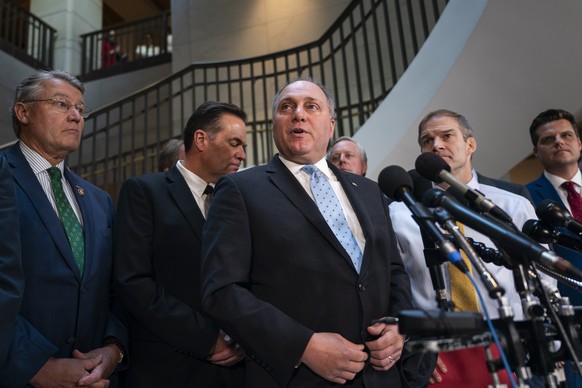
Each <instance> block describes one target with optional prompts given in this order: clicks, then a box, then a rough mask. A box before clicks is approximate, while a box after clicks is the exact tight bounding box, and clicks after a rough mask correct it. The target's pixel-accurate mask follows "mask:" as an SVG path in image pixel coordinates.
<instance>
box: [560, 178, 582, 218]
mask: <svg viewBox="0 0 582 388" xmlns="http://www.w3.org/2000/svg"><path fill="white" fill-rule="evenodd" d="M562 187H563V188H565V189H566V192H567V193H568V204H569V205H570V211H571V212H572V216H573V217H574V219H576V220H577V221H580V222H582V197H580V193H578V190H576V186H575V185H574V182H572V181H566V182H564V183H562Z"/></svg>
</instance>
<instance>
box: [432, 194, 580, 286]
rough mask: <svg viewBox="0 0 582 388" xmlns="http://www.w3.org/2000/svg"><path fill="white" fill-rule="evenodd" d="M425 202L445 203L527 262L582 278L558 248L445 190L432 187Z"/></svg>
mask: <svg viewBox="0 0 582 388" xmlns="http://www.w3.org/2000/svg"><path fill="white" fill-rule="evenodd" d="M422 202H423V203H424V204H425V205H426V206H429V207H437V206H442V207H444V208H445V209H447V210H448V211H449V212H451V214H452V215H453V216H454V217H455V218H456V219H457V220H459V221H460V222H462V223H463V224H465V225H468V226H470V227H471V228H473V229H475V230H477V231H479V232H481V233H483V234H485V235H487V236H489V238H491V239H492V240H494V241H496V242H497V243H498V244H499V245H501V246H503V247H504V249H507V250H508V251H511V252H515V253H516V254H517V255H519V256H522V257H523V260H522V262H523V263H527V261H528V259H529V258H532V259H533V260H534V261H537V262H539V263H540V264H543V265H545V266H546V267H549V268H553V269H554V270H556V271H557V272H558V273H560V274H563V275H566V276H570V277H573V278H575V279H576V280H582V271H580V270H579V269H578V268H576V267H575V266H573V265H572V264H571V263H570V262H569V261H567V260H564V259H562V258H561V257H560V256H558V255H556V254H555V253H554V252H552V251H549V250H548V249H546V248H544V247H542V246H541V245H539V244H538V243H537V242H535V241H534V240H532V239H531V238H529V237H528V236H526V235H525V234H523V233H521V232H519V231H516V230H514V229H510V228H508V227H507V225H505V224H503V223H501V222H499V221H498V220H496V219H493V218H489V217H486V216H483V215H481V214H479V213H476V212H474V211H472V210H471V209H469V208H467V207H465V206H463V205H461V204H460V203H459V202H457V201H456V200H454V199H453V198H452V197H451V196H450V195H449V194H447V193H446V192H445V191H443V190H439V189H431V190H429V191H427V192H426V193H425V195H424V196H423V198H422Z"/></svg>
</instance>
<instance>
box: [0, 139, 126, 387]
mask: <svg viewBox="0 0 582 388" xmlns="http://www.w3.org/2000/svg"><path fill="white" fill-rule="evenodd" d="M5 156H6V159H7V160H8V163H9V165H10V171H11V173H12V176H13V178H14V183H15V190H16V202H17V208H18V222H19V231H20V239H21V246H22V267H23V269H24V275H25V285H26V286H25V288H24V293H23V298H22V306H21V307H20V312H19V316H18V317H17V322H16V325H15V327H14V329H13V331H12V333H11V337H10V338H9V342H8V343H7V344H6V346H5V347H4V348H3V349H2V352H1V353H0V386H2V387H4V386H5V387H11V388H12V387H22V386H26V385H27V383H28V381H30V379H31V378H32V377H33V376H34V374H35V373H36V372H37V371H38V370H39V369H40V368H41V367H42V366H43V365H44V364H45V362H46V361H47V360H48V359H49V357H59V358H60V357H71V353H72V351H73V349H79V350H80V351H82V352H87V351H89V350H92V349H95V348H99V347H102V346H103V344H104V340H105V338H106V337H110V336H112V337H116V338H117V339H119V340H120V341H122V343H123V342H126V341H125V340H126V335H127V334H126V331H125V326H124V325H123V323H122V322H121V321H120V316H119V315H117V314H115V313H114V305H113V301H112V292H111V288H110V285H111V280H112V278H111V275H112V262H113V249H112V226H113V204H112V201H111V198H110V197H109V195H107V193H105V192H104V191H103V190H101V189H99V188H97V187H95V186H93V185H92V184H90V183H89V182H87V181H85V180H83V179H81V178H80V177H79V176H77V175H75V174H73V173H72V172H71V171H69V170H68V169H65V178H66V179H67V181H68V182H69V183H70V184H71V187H72V188H73V191H74V194H75V198H76V200H77V203H78V204H79V208H80V210H81V213H82V217H83V228H84V238H85V267H84V273H83V277H81V276H80V271H79V267H78V266H77V264H76V262H75V259H74V257H73V253H72V250H71V248H70V246H69V243H68V240H67V236H66V234H65V231H64V228H63V226H62V223H61V221H60V219H59V217H58V215H57V214H56V212H55V211H54V210H53V207H52V206H51V204H50V202H49V200H48V198H47V197H46V195H45V193H44V191H43V190H42V187H41V186H40V183H39V182H38V179H37V178H36V176H35V175H34V173H33V171H32V169H31V167H30V165H29V164H28V162H27V161H26V159H25V157H24V155H23V154H22V151H21V150H20V144H19V143H16V144H15V145H14V146H12V147H11V148H10V149H9V150H7V151H6V153H5ZM114 377H115V376H114ZM113 386H115V383H114V384H113Z"/></svg>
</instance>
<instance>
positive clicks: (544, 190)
mask: <svg viewBox="0 0 582 388" xmlns="http://www.w3.org/2000/svg"><path fill="white" fill-rule="evenodd" d="M527 188H528V189H529V192H530V194H531V196H532V200H533V203H534V205H535V206H537V205H539V204H540V202H542V201H543V200H544V199H550V200H552V201H555V202H557V203H558V204H559V205H560V206H562V208H564V209H567V208H566V205H565V204H564V202H562V200H561V199H560V196H559V195H558V192H557V191H556V189H555V188H554V186H553V185H552V183H551V182H550V181H549V180H548V178H546V177H545V176H544V174H542V175H541V176H540V177H539V178H538V179H536V180H535V181H533V182H530V183H528V184H527ZM559 231H560V232H562V233H565V234H570V232H569V231H568V230H566V229H565V228H559ZM553 249H554V251H555V252H556V254H557V255H558V256H560V257H562V258H564V259H566V260H568V261H569V262H571V263H572V264H574V265H575V266H576V267H578V268H582V253H580V252H578V251H575V250H573V249H570V248H566V247H565V246H563V245H558V244H553ZM558 290H559V291H560V293H561V294H562V295H563V296H568V297H569V298H570V303H571V304H572V305H574V306H582V293H581V292H580V291H576V290H574V289H573V288H570V287H568V286H566V285H564V284H562V283H561V282H559V283H558Z"/></svg>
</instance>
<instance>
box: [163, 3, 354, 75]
mask: <svg viewBox="0 0 582 388" xmlns="http://www.w3.org/2000/svg"><path fill="white" fill-rule="evenodd" d="M349 3H350V1H349V0H319V1H313V0H293V1H280V0H238V1H232V0H172V31H173V39H174V42H173V71H174V72H176V71H179V70H182V69H183V68H185V67H187V66H188V65H190V64H191V63H193V62H204V61H223V60H236V59H242V58H249V57H254V56H258V55H264V54H268V53H273V52H276V51H280V50H285V49H289V48H293V47H297V46H300V45H303V44H306V43H310V42H313V41H314V40H316V39H318V38H319V37H321V36H322V35H323V33H324V32H325V31H326V30H327V29H328V28H329V27H330V26H331V24H332V23H333V22H334V21H335V20H337V18H338V16H339V15H340V14H341V13H342V12H343V11H344V9H345V8H346V6H347V4H349Z"/></svg>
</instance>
